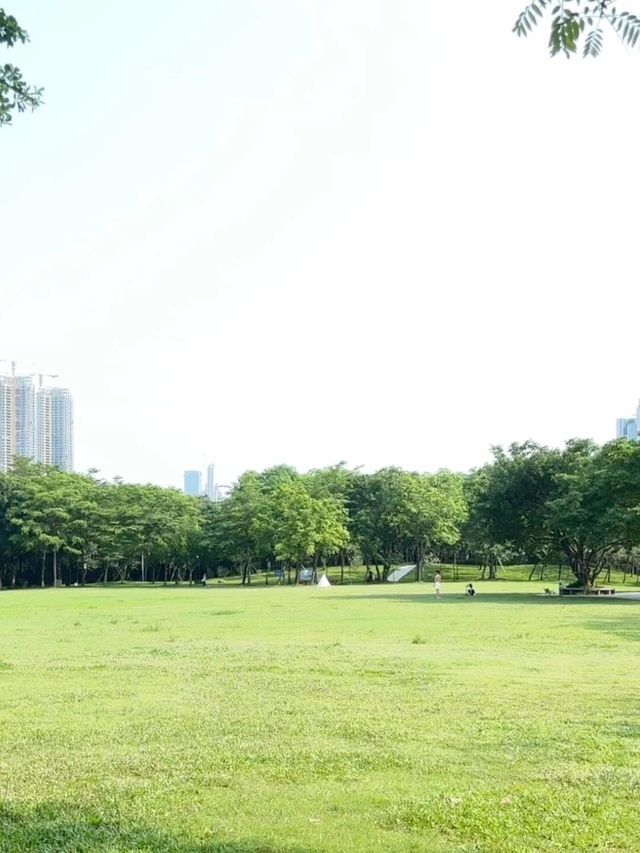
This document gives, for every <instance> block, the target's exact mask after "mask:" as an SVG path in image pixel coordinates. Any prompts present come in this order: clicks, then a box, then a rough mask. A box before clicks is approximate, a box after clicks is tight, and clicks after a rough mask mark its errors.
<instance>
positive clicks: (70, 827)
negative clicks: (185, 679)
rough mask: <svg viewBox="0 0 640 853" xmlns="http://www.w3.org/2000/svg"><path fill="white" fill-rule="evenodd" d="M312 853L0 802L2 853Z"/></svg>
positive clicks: (55, 807)
mask: <svg viewBox="0 0 640 853" xmlns="http://www.w3.org/2000/svg"><path fill="white" fill-rule="evenodd" d="M134 850H140V851H144V853H311V851H310V850H309V849H308V848H303V847H298V846H296V847H292V846H277V847H274V846H273V845H272V844H270V843H267V842H262V841H260V840H259V839H252V838H247V839H238V840H235V841H222V840H220V841H216V840H207V841H199V840H196V839H191V838H189V836H188V835H187V834H184V835H182V834H172V833H169V832H163V831H161V830H158V829H154V828H151V827H148V826H144V825H140V824H129V823H127V822H126V821H124V820H120V819H118V818H111V819H110V818H108V817H104V816H101V815H100V814H98V813H97V812H96V811H95V810H92V809H83V808H82V807H81V806H78V807H77V808H74V807H72V806H70V805H69V804H68V803H55V802H49V803H43V804H40V805H37V806H20V805H16V804H10V803H7V802H4V801H0V851H1V853H26V851H29V853H31V851H34V853H35V851H39V853H42V851H47V853H54V851H55V853H107V851H109V853H116V851H134Z"/></svg>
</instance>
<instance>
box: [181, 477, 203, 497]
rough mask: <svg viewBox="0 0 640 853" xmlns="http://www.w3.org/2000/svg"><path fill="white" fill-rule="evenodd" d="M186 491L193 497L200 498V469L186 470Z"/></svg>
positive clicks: (186, 493)
mask: <svg viewBox="0 0 640 853" xmlns="http://www.w3.org/2000/svg"><path fill="white" fill-rule="evenodd" d="M184 493H185V495H191V497H193V498H199V497H200V495H201V494H202V474H201V473H200V471H185V472H184Z"/></svg>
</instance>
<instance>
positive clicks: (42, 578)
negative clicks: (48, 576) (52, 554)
mask: <svg viewBox="0 0 640 853" xmlns="http://www.w3.org/2000/svg"><path fill="white" fill-rule="evenodd" d="M46 563H47V552H46V551H43V552H42V566H41V569H40V586H41V587H42V589H44V572H45V568H46Z"/></svg>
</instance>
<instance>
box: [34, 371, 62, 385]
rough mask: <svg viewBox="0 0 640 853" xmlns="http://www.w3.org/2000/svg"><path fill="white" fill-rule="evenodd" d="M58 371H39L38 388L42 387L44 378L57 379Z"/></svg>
mask: <svg viewBox="0 0 640 853" xmlns="http://www.w3.org/2000/svg"><path fill="white" fill-rule="evenodd" d="M57 378H58V374H57V373H38V388H42V380H43V379H57Z"/></svg>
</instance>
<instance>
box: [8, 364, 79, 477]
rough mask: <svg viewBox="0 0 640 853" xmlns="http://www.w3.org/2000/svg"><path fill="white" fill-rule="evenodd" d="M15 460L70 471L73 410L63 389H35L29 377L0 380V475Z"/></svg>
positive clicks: (13, 375)
mask: <svg viewBox="0 0 640 853" xmlns="http://www.w3.org/2000/svg"><path fill="white" fill-rule="evenodd" d="M14 456H23V457H25V458H26V459H34V460H35V461H36V462H41V463H42V464H44V465H55V466H56V467H58V468H60V469H61V470H62V471H72V470H73V410H72V402H71V394H70V393H69V391H68V389H66V388H42V387H41V388H38V390H36V389H35V387H34V384H33V377H32V376H17V375H16V373H15V367H13V368H12V372H11V376H0V471H6V470H8V469H9V468H10V467H11V462H12V460H13V458H14Z"/></svg>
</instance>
